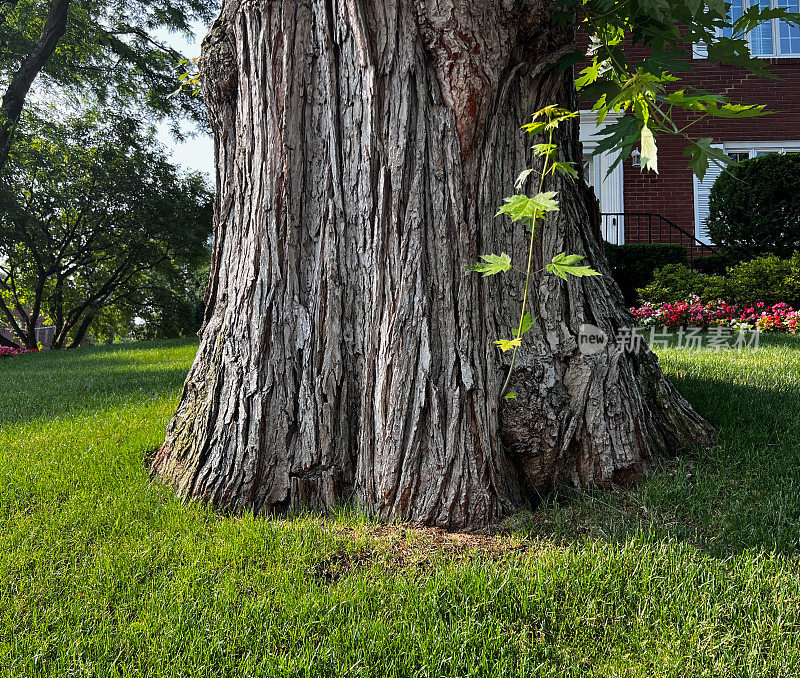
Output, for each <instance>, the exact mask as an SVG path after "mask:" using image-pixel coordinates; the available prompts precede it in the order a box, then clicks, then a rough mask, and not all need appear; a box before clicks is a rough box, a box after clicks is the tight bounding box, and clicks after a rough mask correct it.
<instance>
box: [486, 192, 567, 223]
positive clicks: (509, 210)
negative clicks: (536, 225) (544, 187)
mask: <svg viewBox="0 0 800 678" xmlns="http://www.w3.org/2000/svg"><path fill="white" fill-rule="evenodd" d="M555 197H556V192H555V191H545V192H544V193H537V194H536V195H535V196H533V197H532V198H529V197H528V196H527V195H512V196H511V197H510V198H506V199H505V201H506V204H505V205H503V206H502V207H501V208H500V211H498V213H497V214H496V215H495V216H499V215H501V214H505V215H507V216H509V217H511V220H512V221H520V220H521V219H529V220H530V219H535V218H536V217H537V216H538V215H540V214H544V213H545V212H556V211H558V202H557V201H556V200H554V198H555Z"/></svg>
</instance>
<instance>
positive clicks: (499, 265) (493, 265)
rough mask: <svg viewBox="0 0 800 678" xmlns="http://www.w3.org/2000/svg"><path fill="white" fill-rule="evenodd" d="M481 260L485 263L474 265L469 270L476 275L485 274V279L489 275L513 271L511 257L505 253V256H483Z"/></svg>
mask: <svg viewBox="0 0 800 678" xmlns="http://www.w3.org/2000/svg"><path fill="white" fill-rule="evenodd" d="M481 259H483V262H478V263H477V264H472V266H467V268H468V269H469V270H470V271H475V272H476V273H483V277H484V278H485V277H486V276H487V275H495V274H497V273H505V272H506V271H508V270H510V269H511V257H510V256H508V255H507V254H506V253H505V252H504V253H503V254H482V255H481Z"/></svg>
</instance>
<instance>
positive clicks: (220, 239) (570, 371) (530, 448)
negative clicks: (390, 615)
mask: <svg viewBox="0 0 800 678" xmlns="http://www.w3.org/2000/svg"><path fill="white" fill-rule="evenodd" d="M568 4H569V3H568ZM578 4H579V3H571V5H570V6H566V7H565V5H564V3H558V4H556V3H553V2H549V1H547V0H543V1H540V2H530V1H525V2H523V1H522V0H468V1H466V2H453V1H451V0H428V1H426V2H414V3H411V2H407V3H397V2H381V1H378V2H372V3H364V2H350V1H348V2H338V1H334V2H329V3H305V2H297V1H296V0H274V1H272V2H267V3H250V2H246V1H244V0H241V1H240V0H229V1H228V2H226V3H225V5H224V7H223V10H222V13H221V15H220V17H219V19H217V21H216V22H215V24H214V25H213V27H212V30H211V33H210V34H209V36H208V37H207V38H206V41H205V42H204V49H203V58H202V61H201V71H202V72H203V74H204V91H205V97H206V101H207V103H208V108H209V112H210V116H211V122H212V127H213V129H214V134H215V144H216V152H217V162H218V166H217V177H218V196H217V201H216V221H215V239H214V242H215V245H214V252H213V257H212V279H211V286H210V290H209V307H208V309H207V311H206V319H207V321H206V325H205V329H204V333H203V338H202V341H201V345H200V349H199V351H198V354H197V358H196V360H195V363H194V365H193V367H192V369H191V372H190V374H189V377H188V379H187V382H186V385H185V388H184V391H183V395H182V398H181V402H180V405H179V408H178V411H177V413H176V414H175V417H174V419H173V421H172V423H171V424H170V426H169V429H168V433H167V437H166V440H165V443H164V445H163V447H162V448H161V450H160V452H159V454H158V455H157V458H156V459H155V461H154V465H153V469H154V471H155V472H156V473H158V474H159V475H160V477H161V478H163V479H164V480H165V481H167V482H168V483H170V484H172V485H174V486H175V487H176V488H177V489H178V491H179V492H180V494H181V495H182V496H184V497H195V498H200V499H204V500H208V501H212V502H213V503H214V505H215V506H217V507H219V508H222V509H227V510H236V509H243V508H249V509H253V510H255V511H286V510H291V509H294V508H300V507H304V508H305V507H311V508H313V509H317V510H323V511H324V510H328V509H330V508H331V507H332V506H334V505H335V504H336V503H337V502H339V501H348V500H354V501H356V502H357V503H359V504H360V505H361V506H362V507H363V508H364V509H366V510H367V511H370V512H371V513H374V514H375V515H377V516H379V517H381V518H384V519H392V520H413V521H420V522H423V523H426V524H435V525H442V526H447V527H475V526H483V525H486V524H487V523H488V522H491V521H493V520H495V519H497V518H499V517H501V516H502V515H504V514H507V513H509V512H511V511H513V510H515V509H517V508H518V507H520V506H522V505H524V504H525V503H526V502H530V501H535V498H536V497H537V495H538V493H539V492H542V491H544V490H546V489H547V488H549V487H550V486H551V485H552V484H553V483H554V482H558V481H559V480H562V479H568V480H570V481H571V482H573V483H575V484H577V485H581V486H591V485H599V486H605V487H609V486H613V485H621V484H625V483H626V482H629V481H630V480H631V479H633V478H636V477H638V476H640V475H641V474H642V473H645V472H647V471H648V469H650V468H651V467H652V465H653V461H654V459H655V458H656V457H657V455H658V454H659V453H660V452H662V451H664V450H670V451H673V452H674V451H675V450H677V449H680V448H683V447H686V446H690V445H695V444H698V443H702V442H706V441H708V440H709V438H710V428H709V426H708V425H707V424H706V422H705V421H703V419H702V418H701V417H699V416H698V415H697V414H696V413H695V412H694V411H693V410H692V408H691V407H690V406H689V405H688V403H687V402H686V401H685V400H684V399H683V398H682V397H681V396H680V395H679V394H678V393H677V391H676V390H675V389H674V388H673V386H672V385H671V384H670V383H669V382H668V381H667V380H666V378H665V377H664V375H663V374H662V372H661V370H660V368H659V366H658V362H657V359H656V357H655V356H654V355H653V354H652V353H651V352H650V351H649V350H648V349H647V347H646V346H638V347H636V348H638V349H640V350H628V349H633V348H634V346H632V345H631V346H628V347H626V345H625V342H624V341H622V340H618V339H616V337H618V336H619V337H622V336H624V333H625V331H627V334H628V336H630V333H631V331H632V328H633V327H634V321H633V318H632V317H631V315H630V313H629V312H628V311H627V310H626V308H625V306H624V303H623V299H622V297H621V295H620V292H619V290H618V288H617V286H616V284H615V283H614V282H613V280H612V279H611V277H610V276H609V275H607V273H608V268H607V265H606V263H605V259H604V256H603V251H602V244H601V239H600V220H599V214H598V207H597V202H596V199H595V197H594V195H593V192H592V190H591V189H590V188H589V187H588V186H587V185H586V184H585V182H583V181H576V182H573V181H572V180H571V178H570V177H569V176H567V175H564V174H558V173H556V174H552V175H551V176H549V177H548V179H547V181H546V182H545V185H544V186H543V190H544V191H547V192H556V193H557V194H558V196H559V207H560V211H558V212H552V213H551V215H550V218H549V219H548V220H547V221H546V222H545V223H544V225H543V227H542V228H541V231H540V235H539V236H538V237H537V238H536V239H535V240H534V241H533V249H532V259H533V267H534V269H542V268H544V267H545V266H546V265H547V264H548V262H551V261H552V260H553V259H554V258H555V257H557V256H558V255H559V254H560V253H563V252H568V253H574V254H579V255H585V257H586V260H587V263H588V264H589V265H590V266H591V267H593V268H595V269H598V270H600V271H602V272H603V273H606V275H604V276H592V277H585V278H574V277H571V278H570V279H569V280H566V281H564V280H561V279H560V278H558V277H556V276H552V275H545V276H537V277H536V278H535V280H534V283H533V285H532V288H531V290H530V299H529V300H528V302H529V304H530V313H531V316H532V317H535V318H536V322H535V323H534V324H533V325H532V327H531V328H530V330H529V331H528V332H527V333H526V335H525V337H524V342H522V346H521V348H520V351H519V356H518V357H517V361H516V365H517V368H516V371H515V372H514V374H513V379H512V383H511V384H510V390H511V391H512V392H514V393H516V396H517V397H516V398H514V399H512V400H507V401H505V400H503V401H501V400H500V395H501V389H502V386H503V383H504V381H505V378H506V375H507V374H508V370H509V366H510V361H511V358H510V355H509V354H508V353H501V352H500V351H499V350H498V349H497V347H496V346H494V345H493V344H492V341H493V340H495V339H497V338H503V337H511V336H512V335H513V332H514V331H515V330H516V329H517V325H516V323H517V322H518V319H519V309H520V302H521V297H522V286H520V285H515V286H514V287H510V286H508V285H507V284H505V283H503V282H502V281H501V280H499V279H498V276H494V277H490V278H480V277H478V276H477V275H475V274H473V273H470V272H468V271H466V270H465V266H466V265H468V264H472V263H473V262H474V261H475V260H476V259H477V257H478V256H479V255H484V254H489V253H494V254H495V255H496V256H500V253H503V254H507V255H508V257H509V259H510V262H511V263H512V264H516V265H517V266H518V267H519V266H522V267H523V268H524V263H522V262H525V261H527V260H528V256H529V246H530V239H529V234H528V232H527V231H526V230H525V228H523V227H521V226H520V225H519V224H518V223H512V222H511V221H510V220H508V219H505V218H502V219H501V218H495V214H496V212H497V209H498V206H499V205H500V204H501V203H502V202H503V198H504V197H505V196H506V195H508V192H509V190H510V188H511V187H512V186H513V185H514V183H515V179H516V178H517V176H518V174H519V172H520V170H524V169H526V168H531V167H533V168H534V169H537V170H541V169H542V167H543V159H542V157H538V158H536V159H533V158H532V157H531V156H532V153H531V150H530V142H529V140H527V139H526V138H525V137H524V136H523V135H522V134H521V133H520V130H519V127H520V125H521V124H522V123H523V122H524V121H525V120H529V119H530V115H531V114H532V113H533V112H534V111H539V110H541V109H542V108H544V107H546V106H549V105H552V104H558V105H560V106H561V107H563V108H567V109H570V110H573V111H574V110H576V109H577V105H578V102H577V95H576V90H575V82H574V78H573V73H572V69H571V67H569V65H570V64H572V63H575V60H576V59H577V58H580V57H581V56H582V55H581V53H580V52H579V51H578V46H577V40H576V36H575V27H576V25H577V18H576V16H577V13H576V7H577V5H578ZM582 14H583V15H584V16H586V17H587V21H586V22H585V23H584V25H585V26H586V27H587V30H588V32H589V34H590V37H591V39H592V49H591V55H590V62H591V63H590V65H589V66H588V68H587V69H586V70H585V71H584V72H583V73H582V75H581V79H580V83H579V84H580V85H581V86H582V87H585V88H587V89H588V88H589V87H591V88H593V90H594V95H596V96H597V97H599V100H598V111H599V112H600V114H601V116H602V115H603V114H604V112H605V111H606V110H608V108H609V107H611V108H614V109H616V110H617V111H620V112H625V113H628V114H629V115H626V116H624V117H623V118H622V122H621V123H619V124H616V125H614V126H612V127H611V129H610V130H609V135H608V139H607V141H605V142H604V143H603V144H601V146H602V147H603V148H604V149H605V148H617V149H620V150H621V151H622V154H623V156H624V154H625V153H630V149H631V148H632V147H633V146H634V145H636V144H641V146H642V156H643V158H644V160H643V163H644V164H645V165H647V166H649V167H651V168H653V167H655V166H656V164H657V154H656V146H655V135H656V134H657V133H658V132H659V131H661V130H668V131H674V132H675V133H680V134H685V135H688V132H687V131H686V130H681V129H676V130H672V129H670V125H671V124H672V118H671V116H670V115H669V110H670V109H671V108H672V107H681V108H687V109H689V110H696V111H699V112H701V113H702V114H703V115H707V114H720V115H738V114H740V113H742V114H755V113H758V111H757V110H755V109H750V108H747V107H745V108H743V109H738V108H736V107H728V106H727V105H726V104H725V103H724V102H722V101H721V100H720V98H719V97H715V96H711V95H707V94H704V93H690V92H686V91H680V92H679V91H670V90H669V88H670V86H671V85H672V84H673V79H672V77H671V76H670V75H669V73H668V71H669V70H670V65H671V64H674V63H676V62H679V61H680V59H678V58H677V54H676V53H677V50H671V49H667V48H668V47H669V46H670V45H675V44H681V43H682V44H688V43H692V42H699V41H705V42H707V43H708V44H709V55H710V57H711V58H712V59H716V60H728V61H740V62H743V63H747V60H748V58H749V54H748V53H747V48H746V41H745V40H744V39H743V38H742V36H741V35H739V34H738V31H739V28H741V24H740V25H738V26H737V28H736V31H735V32H734V38H727V37H725V36H723V37H721V38H719V39H717V37H716V36H717V32H718V29H721V28H722V27H723V26H724V25H725V23H726V22H725V6H724V4H721V3H710V5H708V6H707V5H705V4H704V3H702V2H696V3H686V2H683V0H681V1H680V2H679V1H677V0H665V1H663V2H652V1H651V0H642V1H641V2H638V1H635V2H630V1H628V2H617V1H612V0H596V1H595V0H593V1H592V2H587V3H585V4H584V6H583V8H582ZM750 18H752V14H750V15H749V18H748V20H749V19H750ZM626 36H628V37H629V38H630V39H632V40H633V41H634V42H635V43H639V45H638V46H641V44H642V43H643V44H644V45H645V46H647V47H649V48H651V49H652V55H651V56H649V57H646V58H645V59H644V60H641V61H635V60H631V59H627V58H626V56H625V54H626V53H625V50H624V49H623V46H624V39H625V37H626ZM742 49H743V50H744V51H742ZM681 54H682V55H683V56H684V57H686V56H687V55H686V53H685V52H682V53H681ZM681 63H682V62H681ZM547 140H548V134H547V133H545V134H543V135H540V137H539V139H538V141H542V142H545V141H547ZM552 141H553V142H554V143H555V144H556V146H557V148H558V157H557V159H558V161H560V162H564V163H575V164H576V166H577V167H579V166H580V159H581V146H580V144H579V141H578V125H577V123H576V121H575V119H574V118H572V119H569V120H566V122H564V123H563V124H561V125H559V127H558V128H557V130H556V132H555V134H554V137H553V139H552ZM687 145H688V146H689V151H688V152H689V154H690V156H691V162H692V163H693V166H695V167H696V169H697V170H698V172H700V173H702V171H703V170H704V165H706V166H707V164H708V162H709V160H711V159H713V157H712V156H713V149H711V147H710V146H709V144H708V140H703V139H692V138H691V137H690V138H688V139H687ZM532 163H533V164H532ZM511 271H513V269H511ZM585 323H591V324H593V325H597V326H599V328H601V329H602V330H603V331H604V332H605V333H606V334H607V335H608V336H609V337H611V342H610V345H609V347H608V349H607V350H604V351H600V352H596V353H592V354H590V355H585V354H584V353H582V352H581V351H580V349H579V338H580V334H581V327H582V326H583V325H584V324H585Z"/></svg>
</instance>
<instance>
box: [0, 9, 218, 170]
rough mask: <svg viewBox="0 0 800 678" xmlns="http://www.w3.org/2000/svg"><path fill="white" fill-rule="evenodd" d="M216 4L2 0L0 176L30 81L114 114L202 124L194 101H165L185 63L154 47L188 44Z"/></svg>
mask: <svg viewBox="0 0 800 678" xmlns="http://www.w3.org/2000/svg"><path fill="white" fill-rule="evenodd" d="M216 7H217V3H216V1H215V0H169V1H167V0H113V1H111V2H98V1H95V0H7V1H6V2H3V3H0V83H2V88H3V89H2V92H3V94H2V100H1V101H0V122H3V124H0V169H2V167H3V166H4V165H5V162H6V159H7V156H8V152H9V148H10V144H11V139H12V135H13V131H14V129H15V127H16V124H17V123H18V122H19V118H20V115H21V113H22V110H23V107H24V105H25V101H26V99H27V97H28V94H29V92H30V90H31V86H32V85H33V83H34V81H35V80H36V79H37V78H39V77H41V78H43V79H44V82H43V83H42V84H43V86H44V87H45V88H48V89H50V91H51V92H52V91H53V88H58V89H61V90H63V91H66V92H69V93H77V94H80V95H82V96H91V97H93V98H95V99H96V100H97V101H99V102H101V103H106V104H108V105H110V106H113V107H115V108H117V109H122V108H128V107H130V106H132V105H139V106H141V107H144V108H146V109H147V110H149V111H150V112H151V113H152V114H153V115H155V116H158V117H172V118H173V119H175V114H176V113H179V112H180V113H182V114H185V113H188V114H189V115H191V116H193V117H194V118H195V119H201V118H202V109H201V107H200V106H199V105H198V102H197V101H196V99H195V98H192V97H189V96H181V97H170V96H169V95H170V94H171V93H172V92H174V91H175V87H176V86H175V82H176V76H177V74H178V73H180V69H182V68H183V65H182V62H183V61H184V57H183V56H182V55H181V54H180V53H179V52H177V51H176V50H174V49H172V48H170V47H169V46H167V45H166V44H164V42H163V41H162V40H160V39H159V33H163V32H165V31H170V32H177V33H182V34H184V35H186V36H192V27H191V22H192V21H195V20H201V21H207V20H208V19H210V17H211V16H212V15H213V13H214V12H215V11H216Z"/></svg>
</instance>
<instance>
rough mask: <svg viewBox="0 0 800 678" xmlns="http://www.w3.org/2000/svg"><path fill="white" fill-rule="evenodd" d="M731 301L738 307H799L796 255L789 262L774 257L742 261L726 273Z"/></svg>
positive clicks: (799, 258)
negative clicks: (749, 305)
mask: <svg viewBox="0 0 800 678" xmlns="http://www.w3.org/2000/svg"><path fill="white" fill-rule="evenodd" d="M728 278H729V279H730V289H731V299H729V301H733V302H735V303H738V304H754V303H756V302H759V301H763V302H764V303H765V304H768V305H771V304H777V303H780V302H785V303H787V304H789V305H790V306H793V307H794V308H798V307H800V253H797V252H796V253H795V254H794V256H793V257H792V258H791V259H780V258H778V257H777V256H775V255H774V254H772V255H768V256H764V257H759V258H757V259H752V260H751V261H743V262H742V263H740V264H737V265H736V266H733V267H731V268H730V269H728Z"/></svg>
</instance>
